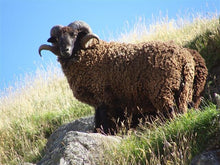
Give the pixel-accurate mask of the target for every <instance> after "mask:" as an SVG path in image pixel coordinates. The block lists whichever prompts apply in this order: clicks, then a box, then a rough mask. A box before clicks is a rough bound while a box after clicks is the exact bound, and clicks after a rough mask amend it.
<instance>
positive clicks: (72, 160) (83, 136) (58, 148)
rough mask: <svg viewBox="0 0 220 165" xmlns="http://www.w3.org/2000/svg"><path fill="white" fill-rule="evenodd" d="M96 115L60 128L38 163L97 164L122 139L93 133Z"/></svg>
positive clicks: (54, 164)
mask: <svg viewBox="0 0 220 165" xmlns="http://www.w3.org/2000/svg"><path fill="white" fill-rule="evenodd" d="M93 129H94V117H87V118H82V119H79V120H76V121H74V122H72V123H69V124H66V125H63V126H61V127H60V128H58V129H57V130H56V131H55V132H54V133H53V134H52V135H51V137H50V138H49V139H48V143H47V145H46V153H45V156H44V157H43V158H42V160H40V161H39V162H38V163H37V165H75V164H76V165H93V164H94V165H95V164H97V163H98V162H99V161H100V160H101V159H102V157H103V154H104V152H105V150H107V149H110V147H113V146H116V145H117V144H118V143H119V142H120V141H121V139H120V138H119V137H117V136H105V135H102V134H99V133H91V132H92V131H93Z"/></svg>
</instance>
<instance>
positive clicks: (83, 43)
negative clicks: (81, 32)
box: [81, 33, 99, 49]
mask: <svg viewBox="0 0 220 165" xmlns="http://www.w3.org/2000/svg"><path fill="white" fill-rule="evenodd" d="M91 39H96V40H97V41H98V43H99V37H98V36H97V35H96V34H93V33H88V34H87V35H85V37H83V38H82V40H81V46H82V48H83V49H86V48H87V47H88V46H87V43H88V42H89V40H91Z"/></svg>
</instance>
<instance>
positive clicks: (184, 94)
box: [178, 63, 194, 113]
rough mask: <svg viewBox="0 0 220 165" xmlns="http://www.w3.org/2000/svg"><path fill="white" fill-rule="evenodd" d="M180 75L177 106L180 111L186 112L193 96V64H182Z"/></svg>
mask: <svg viewBox="0 0 220 165" xmlns="http://www.w3.org/2000/svg"><path fill="white" fill-rule="evenodd" d="M182 76H183V81H182V82H181V87H180V95H179V100H178V102H179V105H178V108H179V111H180V113H186V112H187V108H188V104H190V103H192V96H193V81H194V66H192V64H191V63H187V64H186V65H185V66H184V68H183V73H182Z"/></svg>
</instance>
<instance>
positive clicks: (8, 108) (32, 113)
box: [0, 65, 93, 164]
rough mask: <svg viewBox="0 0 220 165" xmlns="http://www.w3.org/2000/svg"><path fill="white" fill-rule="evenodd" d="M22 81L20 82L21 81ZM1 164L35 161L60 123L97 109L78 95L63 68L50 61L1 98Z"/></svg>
mask: <svg viewBox="0 0 220 165" xmlns="http://www.w3.org/2000/svg"><path fill="white" fill-rule="evenodd" d="M18 85H19V84H18ZM0 107H1V108H0V113H1V119H0V155H1V157H0V164H18V163H21V162H35V161H37V160H39V159H40V158H41V157H42V151H43V148H44V146H45V144H46V141H47V138H48V137H49V135H50V134H51V133H52V132H53V131H54V130H55V129H56V128H58V127H59V126H60V125H62V124H64V123H67V122H70V121H72V120H74V119H77V118H80V117H82V116H87V115H90V114H92V113H93V109H92V108H91V107H89V106H88V105H85V104H82V103H80V102H78V101H77V100H76V99H74V97H73V95H72V91H71V90H70V89H69V86H68V83H67V82H66V79H65V77H64V76H63V74H62V73H61V70H60V68H58V66H54V65H48V67H47V68H40V69H39V70H38V71H37V72H36V73H35V74H34V75H30V74H29V75H27V76H26V78H25V79H23V81H21V82H20V85H19V88H16V89H10V90H7V91H6V94H5V96H4V97H2V98H1V100H0Z"/></svg>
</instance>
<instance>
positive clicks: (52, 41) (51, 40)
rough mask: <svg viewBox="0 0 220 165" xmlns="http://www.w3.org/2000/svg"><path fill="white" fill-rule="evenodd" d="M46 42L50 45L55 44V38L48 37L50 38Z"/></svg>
mask: <svg viewBox="0 0 220 165" xmlns="http://www.w3.org/2000/svg"><path fill="white" fill-rule="evenodd" d="M47 42H50V43H56V42H57V40H56V38H55V37H50V38H49V39H48V40H47Z"/></svg>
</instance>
